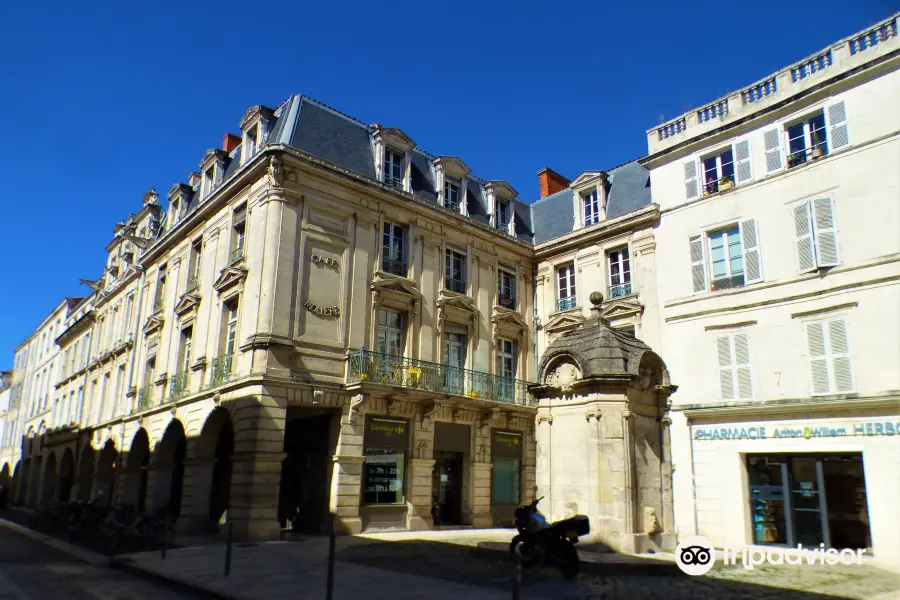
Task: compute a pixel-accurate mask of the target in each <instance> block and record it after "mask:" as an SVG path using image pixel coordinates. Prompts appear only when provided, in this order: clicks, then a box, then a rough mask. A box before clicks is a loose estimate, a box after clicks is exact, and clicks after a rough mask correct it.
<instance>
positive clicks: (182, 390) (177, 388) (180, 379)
mask: <svg viewBox="0 0 900 600" xmlns="http://www.w3.org/2000/svg"><path fill="white" fill-rule="evenodd" d="M187 378H188V374H187V371H181V372H180V373H175V374H174V375H172V377H171V378H170V379H169V400H178V399H179V398H181V397H182V396H184V395H185V394H186V393H187Z"/></svg>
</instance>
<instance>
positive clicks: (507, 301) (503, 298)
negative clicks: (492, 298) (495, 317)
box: [497, 294, 516, 310]
mask: <svg viewBox="0 0 900 600" xmlns="http://www.w3.org/2000/svg"><path fill="white" fill-rule="evenodd" d="M497 304H499V305H500V306H502V307H503V308H509V309H511V310H515V309H516V299H515V298H513V297H512V296H507V295H506V294H500V295H499V296H498V297H497Z"/></svg>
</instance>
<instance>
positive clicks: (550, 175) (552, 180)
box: [538, 167, 571, 198]
mask: <svg viewBox="0 0 900 600" xmlns="http://www.w3.org/2000/svg"><path fill="white" fill-rule="evenodd" d="M538 183H540V185H541V198H546V197H547V196H552V195H553V194H555V193H557V192H561V191H563V190H564V189H566V188H567V187H569V184H570V183H571V182H570V181H569V180H568V179H566V178H565V177H563V176H562V175H560V174H559V173H557V172H556V171H554V170H553V169H551V168H550V167H544V168H543V169H541V170H540V171H538Z"/></svg>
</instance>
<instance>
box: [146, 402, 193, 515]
mask: <svg viewBox="0 0 900 600" xmlns="http://www.w3.org/2000/svg"><path fill="white" fill-rule="evenodd" d="M186 456H187V436H186V435H185V432H184V425H183V424H182V423H181V421H179V420H178V419H172V420H171V421H170V422H169V425H168V427H166V431H165V433H163V436H162V439H161V440H160V441H159V443H158V444H157V445H156V452H155V456H154V465H153V468H154V471H155V478H154V494H153V500H154V501H153V506H154V508H156V509H157V511H158V512H160V513H162V514H167V515H168V516H170V517H172V518H173V519H177V518H178V517H179V516H180V515H181V497H182V491H183V489H184V461H185V458H186Z"/></svg>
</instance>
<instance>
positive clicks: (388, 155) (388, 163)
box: [384, 148, 403, 190]
mask: <svg viewBox="0 0 900 600" xmlns="http://www.w3.org/2000/svg"><path fill="white" fill-rule="evenodd" d="M384 182H385V183H386V184H388V185H389V186H391V187H395V188H397V189H401V190H402V189H403V155H402V154H398V153H397V152H394V151H393V150H391V149H389V148H388V149H385V151H384Z"/></svg>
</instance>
